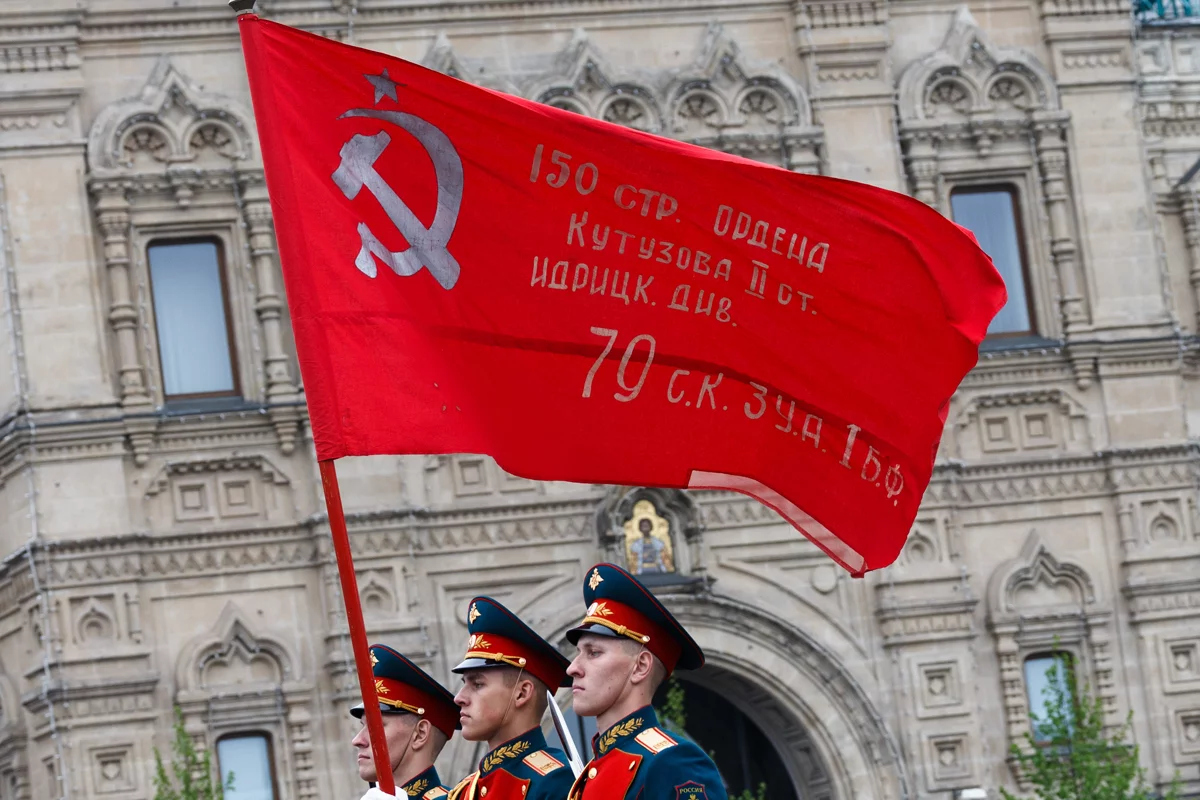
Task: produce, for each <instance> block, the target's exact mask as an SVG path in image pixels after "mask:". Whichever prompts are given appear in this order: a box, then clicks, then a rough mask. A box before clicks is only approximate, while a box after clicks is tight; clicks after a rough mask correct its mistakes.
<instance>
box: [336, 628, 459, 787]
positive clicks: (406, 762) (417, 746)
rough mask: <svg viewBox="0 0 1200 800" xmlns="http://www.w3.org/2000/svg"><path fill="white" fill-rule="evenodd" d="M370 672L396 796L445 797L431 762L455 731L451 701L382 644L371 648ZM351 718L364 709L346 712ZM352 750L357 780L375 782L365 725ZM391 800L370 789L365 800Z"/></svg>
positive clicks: (417, 669) (444, 691) (455, 715)
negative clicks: (356, 769) (355, 754)
mask: <svg viewBox="0 0 1200 800" xmlns="http://www.w3.org/2000/svg"><path fill="white" fill-rule="evenodd" d="M371 668H372V671H373V672H374V674H375V693H376V694H377V695H378V696H379V711H380V712H381V713H382V714H383V731H384V736H385V738H386V739H387V748H388V757H389V758H390V759H391V761H392V764H391V766H392V777H393V779H394V780H395V781H396V792H397V794H398V795H399V796H401V797H404V796H407V797H415V798H420V800H436V798H439V797H445V796H446V794H447V791H448V790H447V788H446V787H445V786H443V785H442V781H441V779H440V778H439V777H438V774H437V769H435V768H434V766H433V762H434V761H435V760H437V757H438V754H439V753H441V752H442V748H443V747H445V746H446V742H447V741H449V740H450V737H451V736H453V735H454V731H455V730H456V729H457V728H458V706H456V705H455V704H454V695H452V694H450V692H449V691H448V690H447V689H446V688H445V687H443V686H442V685H441V684H440V683H438V682H437V681H435V680H434V679H433V678H431V677H429V676H428V675H426V674H425V672H424V670H422V669H421V668H420V667H418V666H417V665H416V664H414V663H412V662H411V661H409V660H408V659H407V658H405V657H404V656H402V655H400V654H399V653H397V652H396V651H395V650H393V649H391V648H390V647H385V646H384V645H381V644H374V645H371ZM350 713H351V714H353V715H354V717H355V718H356V719H362V718H363V714H364V708H363V704H362V703H359V704H358V705H356V706H355V707H354V708H352V709H350ZM351 744H353V745H354V746H355V747H356V748H357V749H358V776H359V777H360V778H362V779H363V780H364V781H376V780H378V779H379V776H378V774H377V773H376V771H375V761H374V759H372V758H371V739H370V736H369V734H368V733H367V726H366V723H365V722H364V724H363V727H362V730H360V731H359V732H358V735H357V736H355V737H354V739H353V740H352V741H351ZM390 797H391V795H389V794H386V793H385V792H383V791H382V790H380V789H376V788H372V789H371V790H370V791H368V792H367V793H366V795H364V796H363V800H382V798H390Z"/></svg>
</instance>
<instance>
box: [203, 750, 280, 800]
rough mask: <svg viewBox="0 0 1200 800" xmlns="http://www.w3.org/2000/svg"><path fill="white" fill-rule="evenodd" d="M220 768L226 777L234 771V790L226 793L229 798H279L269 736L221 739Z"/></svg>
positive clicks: (218, 765)
mask: <svg viewBox="0 0 1200 800" xmlns="http://www.w3.org/2000/svg"><path fill="white" fill-rule="evenodd" d="M217 768H218V769H219V770H220V774H221V779H222V780H227V779H228V778H229V774H230V773H233V791H230V792H226V793H225V800H275V784H274V781H273V780H272V778H271V748H270V746H269V743H268V742H267V737H266V736H262V735H254V736H226V737H224V738H222V739H221V740H220V741H218V742H217Z"/></svg>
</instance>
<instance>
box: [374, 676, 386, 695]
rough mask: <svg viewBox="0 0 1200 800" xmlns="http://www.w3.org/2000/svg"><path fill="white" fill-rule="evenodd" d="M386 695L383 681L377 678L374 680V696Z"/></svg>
mask: <svg viewBox="0 0 1200 800" xmlns="http://www.w3.org/2000/svg"><path fill="white" fill-rule="evenodd" d="M387 693H388V690H387V687H386V686H384V684H383V681H382V680H381V679H379V678H376V679H375V694H379V695H386V694H387Z"/></svg>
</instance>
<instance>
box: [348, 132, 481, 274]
mask: <svg viewBox="0 0 1200 800" xmlns="http://www.w3.org/2000/svg"><path fill="white" fill-rule="evenodd" d="M342 116H343V117H372V118H374V119H380V120H384V121H385V122H390V123H392V124H393V125H396V126H397V127H400V128H403V129H404V130H406V131H408V132H409V133H410V134H412V136H413V137H414V138H415V139H416V140H417V141H418V142H420V143H421V146H422V147H424V148H425V151H426V152H427V153H428V154H429V157H430V159H431V160H432V161H433V169H434V173H435V174H436V176H437V184H438V197H437V213H436V214H435V215H434V218H433V224H432V225H430V226H429V227H428V228H426V227H425V226H424V225H422V224H421V221H420V220H419V219H417V215H416V214H414V213H413V212H412V209H410V208H409V207H408V206H407V205H406V204H405V203H404V201H403V200H401V199H400V196H399V195H397V194H396V191H395V190H394V189H393V188H392V187H391V186H390V185H389V184H388V182H387V181H385V180H384V179H383V178H382V177H381V176H380V174H379V173H378V172H376V170H375V161H376V160H377V159H378V158H379V156H380V155H381V154H382V153H383V151H384V150H385V149H386V148H387V146H388V144H389V143H391V141H392V139H391V137H390V136H389V135H388V134H387V132H386V131H381V132H379V133H377V134H375V135H374V136H364V135H362V134H357V133H356V134H355V135H354V136H352V137H350V141H348V142H346V143H345V144H344V145H342V149H341V153H340V155H341V157H342V163H341V164H340V165H339V166H338V168H337V169H336V170H334V173H333V176H332V177H333V182H334V183H336V184H337V186H338V188H339V189H341V190H342V193H343V194H344V195H346V198H347V199H349V200H353V199H354V198H355V197H357V196H358V193H359V191H360V190H361V189H362V188H363V187H364V186H365V187H366V188H367V189H369V190H370V191H371V194H373V195H375V199H377V200H378V201H379V204H380V205H381V206H383V210H384V211H385V212H386V213H387V215H388V217H389V218H390V219H391V221H392V224H393V225H395V226H396V229H397V230H399V231H400V233H401V234H403V236H404V238H405V240H406V241H407V242H408V249H407V250H398V251H395V252H393V251H391V250H388V249H387V248H386V247H384V245H383V243H382V242H380V241H379V239H378V238H377V237H376V236H375V234H374V233H372V232H371V229H370V228H369V227H367V224H366V223H365V222H360V223H359V224H358V235H359V237H360V238H361V239H362V248H361V249H360V250H359V251H358V257H357V258H355V259H354V266H356V267H358V269H359V271H361V272H362V273H363V274H364V275H367V276H368V277H371V278H374V277H375V274H376V268H375V259H376V258H378V259H379V260H380V261H382V262H383V263H385V264H387V265H388V266H389V267H390V268H391V270H392V272H395V273H396V274H397V275H400V276H401V277H407V276H409V275H415V274H416V273H417V272H419V271H420V270H421V268H422V267H427V268H428V269H429V272H430V273H431V274H432V275H433V277H434V278H435V279H436V280H437V282H438V283H439V284H441V286H442V288H443V289H453V288H454V284H455V283H457V282H458V273H459V266H458V261H457V260H455V258H454V256H452V255H451V254H450V251H449V250H447V249H446V245H447V243H448V242H449V241H450V235H451V234H452V233H453V232H454V225H455V223H456V222H457V221H458V210H459V206H460V205H461V204H462V194H463V166H462V159H461V158H460V157H459V155H458V152H457V151H456V150H455V149H454V145H453V144H452V143H451V142H450V139H449V137H447V136H446V134H444V133H442V131H441V130H439V129H438V128H437V127H436V126H434V125H432V124H430V123H429V122H426V121H425V120H423V119H421V118H420V117H417V116H414V115H412V114H406V113H404V112H402V111H382V110H376V109H368V108H358V109H354V110H351V111H347V112H346V113H345V114H343V115H342Z"/></svg>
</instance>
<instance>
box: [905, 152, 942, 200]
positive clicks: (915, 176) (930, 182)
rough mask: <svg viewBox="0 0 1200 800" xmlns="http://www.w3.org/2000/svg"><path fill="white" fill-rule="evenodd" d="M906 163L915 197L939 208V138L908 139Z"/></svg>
mask: <svg viewBox="0 0 1200 800" xmlns="http://www.w3.org/2000/svg"><path fill="white" fill-rule="evenodd" d="M906 138H907V141H906V145H907V147H906V151H907V152H906V153H905V161H906V162H907V164H908V175H909V178H910V179H911V180H912V185H913V196H914V197H916V198H917V199H918V200H920V201H921V202H922V203H924V204H925V205H928V206H933V207H934V208H937V207H938V155H937V138H936V137H935V136H932V135H929V134H925V135H922V134H913V135H911V136H909V137H906Z"/></svg>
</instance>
